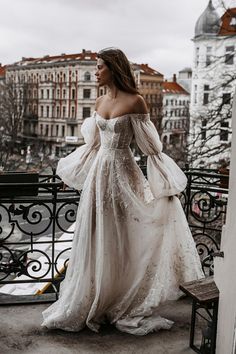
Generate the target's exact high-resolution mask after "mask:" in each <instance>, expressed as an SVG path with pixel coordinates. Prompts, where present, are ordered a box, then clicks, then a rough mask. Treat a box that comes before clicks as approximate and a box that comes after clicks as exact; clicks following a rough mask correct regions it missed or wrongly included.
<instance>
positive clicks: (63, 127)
mask: <svg viewBox="0 0 236 354" xmlns="http://www.w3.org/2000/svg"><path fill="white" fill-rule="evenodd" d="M61 135H62V136H65V126H64V125H63V126H62V133H61Z"/></svg>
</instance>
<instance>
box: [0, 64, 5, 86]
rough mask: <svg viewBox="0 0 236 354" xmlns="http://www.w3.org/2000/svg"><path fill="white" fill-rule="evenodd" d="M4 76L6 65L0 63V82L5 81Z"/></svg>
mask: <svg viewBox="0 0 236 354" xmlns="http://www.w3.org/2000/svg"><path fill="white" fill-rule="evenodd" d="M5 77H6V67H5V66H2V64H1V63H0V82H2V81H5Z"/></svg>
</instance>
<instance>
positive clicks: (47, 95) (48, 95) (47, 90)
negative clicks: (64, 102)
mask: <svg viewBox="0 0 236 354" xmlns="http://www.w3.org/2000/svg"><path fill="white" fill-rule="evenodd" d="M47 98H49V90H47Z"/></svg>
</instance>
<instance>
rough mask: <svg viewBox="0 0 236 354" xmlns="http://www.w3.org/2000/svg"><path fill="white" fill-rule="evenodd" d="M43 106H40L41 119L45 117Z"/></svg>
mask: <svg viewBox="0 0 236 354" xmlns="http://www.w3.org/2000/svg"><path fill="white" fill-rule="evenodd" d="M43 113H44V112H43V106H40V114H41V117H43Z"/></svg>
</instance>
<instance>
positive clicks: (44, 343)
mask: <svg viewBox="0 0 236 354" xmlns="http://www.w3.org/2000/svg"><path fill="white" fill-rule="evenodd" d="M48 306H49V304H30V305H11V306H9V305H3V306H0V317H1V334H0V338H1V347H0V354H17V353H24V354H78V353H81V354H95V353H96V354H103V353H112V354H118V353H119V354H128V353H129V354H193V351H192V350H191V349H190V348H189V328H190V318H191V301H190V299H188V298H182V299H180V300H179V301H177V302H170V303H168V304H166V305H165V306H163V307H162V309H161V311H160V313H161V314H162V315H164V316H166V317H167V318H169V319H171V320H173V321H174V322H175V324H174V326H173V327H172V329H171V330H170V331H166V330H162V331H160V332H156V333H151V334H149V335H147V336H145V337H135V336H132V335H129V334H125V333H121V332H119V331H118V330H116V329H115V328H114V327H113V326H107V327H104V328H102V330H101V332H100V333H98V334H97V333H94V332H92V331H90V330H89V329H87V328H86V329H84V330H83V331H81V332H79V333H69V332H63V331H61V330H53V331H49V330H47V329H46V328H42V327H40V323H41V321H42V318H41V312H42V311H43V310H44V309H45V308H46V307H48ZM198 336H199V337H200V328H198Z"/></svg>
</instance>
